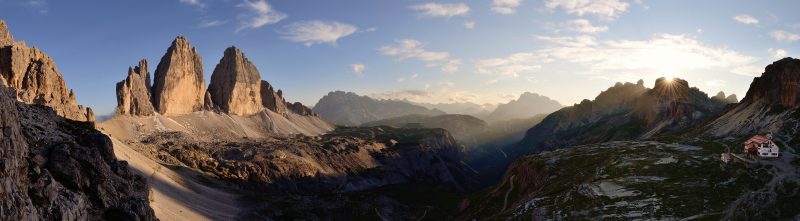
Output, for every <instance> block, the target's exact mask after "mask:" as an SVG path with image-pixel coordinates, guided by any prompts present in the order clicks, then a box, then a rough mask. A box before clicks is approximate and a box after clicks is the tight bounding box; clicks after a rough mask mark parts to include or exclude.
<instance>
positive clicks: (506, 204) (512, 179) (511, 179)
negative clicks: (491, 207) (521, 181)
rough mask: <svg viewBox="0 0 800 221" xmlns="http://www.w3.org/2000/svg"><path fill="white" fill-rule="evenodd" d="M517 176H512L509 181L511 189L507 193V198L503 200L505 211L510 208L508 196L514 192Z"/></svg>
mask: <svg viewBox="0 0 800 221" xmlns="http://www.w3.org/2000/svg"><path fill="white" fill-rule="evenodd" d="M515 176H517V175H511V177H510V178H509V179H508V182H509V183H510V184H511V187H509V188H508V191H507V192H506V197H505V198H504V199H503V210H506V206H508V195H509V194H511V191H512V190H514V177H515Z"/></svg>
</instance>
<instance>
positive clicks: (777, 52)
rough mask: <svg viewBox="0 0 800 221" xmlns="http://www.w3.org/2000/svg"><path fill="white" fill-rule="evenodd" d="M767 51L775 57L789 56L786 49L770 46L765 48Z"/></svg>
mask: <svg viewBox="0 0 800 221" xmlns="http://www.w3.org/2000/svg"><path fill="white" fill-rule="evenodd" d="M767 52H769V54H770V55H772V57H774V58H777V59H781V58H785V57H788V56H789V53H788V52H786V50H783V49H772V48H770V49H769V50H767Z"/></svg>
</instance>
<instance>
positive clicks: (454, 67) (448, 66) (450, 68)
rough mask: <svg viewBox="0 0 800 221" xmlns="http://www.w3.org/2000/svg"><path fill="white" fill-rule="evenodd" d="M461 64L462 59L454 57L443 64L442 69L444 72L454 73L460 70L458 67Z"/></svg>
mask: <svg viewBox="0 0 800 221" xmlns="http://www.w3.org/2000/svg"><path fill="white" fill-rule="evenodd" d="M460 66H461V60H459V59H453V60H450V61H448V62H447V63H445V64H444V65H442V68H441V69H442V71H443V72H444V73H448V74H452V73H455V72H456V71H458V68H459V67H460Z"/></svg>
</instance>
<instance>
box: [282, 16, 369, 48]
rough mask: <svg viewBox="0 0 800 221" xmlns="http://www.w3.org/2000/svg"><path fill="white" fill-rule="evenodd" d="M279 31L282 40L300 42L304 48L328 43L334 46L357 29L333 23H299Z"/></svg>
mask: <svg viewBox="0 0 800 221" xmlns="http://www.w3.org/2000/svg"><path fill="white" fill-rule="evenodd" d="M284 28H285V30H283V31H279V33H280V34H281V35H283V36H282V38H283V39H287V40H290V41H294V42H302V43H303V44H304V45H305V46H312V45H314V44H322V43H328V44H331V45H336V40H339V38H343V37H345V36H348V35H351V34H353V33H355V32H356V31H358V27H356V26H353V25H349V24H344V23H340V22H335V21H317V20H315V21H301V22H295V23H292V24H289V25H286V26H285V27H284Z"/></svg>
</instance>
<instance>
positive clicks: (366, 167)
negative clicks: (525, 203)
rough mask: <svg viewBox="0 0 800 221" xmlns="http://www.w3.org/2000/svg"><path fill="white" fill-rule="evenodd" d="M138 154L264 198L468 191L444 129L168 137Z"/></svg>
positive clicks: (158, 137)
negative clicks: (417, 185)
mask: <svg viewBox="0 0 800 221" xmlns="http://www.w3.org/2000/svg"><path fill="white" fill-rule="evenodd" d="M136 148H141V149H144V150H155V151H157V153H153V154H154V155H157V156H158V157H157V158H158V159H160V160H162V161H165V163H169V164H174V165H185V166H187V167H190V168H194V169H198V170H201V171H204V172H207V173H209V174H212V175H214V176H216V177H218V178H221V179H223V180H227V181H230V183H238V184H242V185H241V186H257V187H259V188H256V190H259V191H260V192H264V191H269V190H279V191H281V192H283V191H288V192H296V193H304V194H317V193H330V192H354V191H362V190H368V189H372V188H376V187H381V186H387V185H393V184H403V183H410V182H424V183H429V184H433V185H436V186H440V187H445V188H447V189H451V190H461V189H463V188H464V187H465V186H466V185H468V183H467V182H466V180H465V176H466V174H464V171H463V170H461V169H460V166H459V162H460V161H461V152H460V149H459V147H458V144H457V142H456V141H455V140H454V139H453V137H452V136H451V135H450V134H449V133H448V132H447V131H445V130H443V129H422V128H415V129H402V128H389V127H383V128H377V127H375V128H337V130H335V131H332V132H330V133H328V134H325V135H321V136H318V137H305V136H294V137H292V138H283V139H269V140H246V139H245V140H242V139H239V140H235V141H222V140H213V141H199V140H198V139H194V138H192V137H190V136H187V135H186V134H182V133H179V132H164V133H158V134H152V135H150V136H147V137H144V138H143V139H142V140H141V146H139V147H136Z"/></svg>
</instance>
